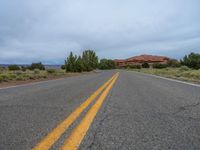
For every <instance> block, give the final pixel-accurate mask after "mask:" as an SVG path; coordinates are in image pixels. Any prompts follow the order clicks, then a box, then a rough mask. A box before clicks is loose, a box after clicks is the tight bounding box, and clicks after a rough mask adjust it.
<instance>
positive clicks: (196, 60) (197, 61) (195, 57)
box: [181, 53, 200, 69]
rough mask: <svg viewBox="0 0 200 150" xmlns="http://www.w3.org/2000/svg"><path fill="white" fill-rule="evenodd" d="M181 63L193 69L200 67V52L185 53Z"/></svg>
mask: <svg viewBox="0 0 200 150" xmlns="http://www.w3.org/2000/svg"><path fill="white" fill-rule="evenodd" d="M181 64H182V65H185V66H188V67H189V68H192V69H200V54H198V53H190V54H189V55H185V57H184V58H183V60H181Z"/></svg>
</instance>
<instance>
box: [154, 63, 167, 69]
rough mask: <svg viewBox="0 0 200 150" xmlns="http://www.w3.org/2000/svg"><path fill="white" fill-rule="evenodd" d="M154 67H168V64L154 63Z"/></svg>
mask: <svg viewBox="0 0 200 150" xmlns="http://www.w3.org/2000/svg"><path fill="white" fill-rule="evenodd" d="M153 68H156V69H163V68H167V64H160V63H155V64H153Z"/></svg>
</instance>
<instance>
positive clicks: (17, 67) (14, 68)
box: [8, 65, 20, 71]
mask: <svg viewBox="0 0 200 150" xmlns="http://www.w3.org/2000/svg"><path fill="white" fill-rule="evenodd" d="M8 69H9V70H13V71H14V70H20V67H19V66H18V65H9V66H8Z"/></svg>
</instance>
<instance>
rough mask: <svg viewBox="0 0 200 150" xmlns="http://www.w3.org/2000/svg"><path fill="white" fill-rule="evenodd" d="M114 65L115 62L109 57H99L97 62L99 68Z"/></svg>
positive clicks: (103, 68) (110, 67) (107, 67)
mask: <svg viewBox="0 0 200 150" xmlns="http://www.w3.org/2000/svg"><path fill="white" fill-rule="evenodd" d="M115 68H116V65H115V62H114V61H113V60H111V59H101V60H100V63H99V69H102V70H105V69H115Z"/></svg>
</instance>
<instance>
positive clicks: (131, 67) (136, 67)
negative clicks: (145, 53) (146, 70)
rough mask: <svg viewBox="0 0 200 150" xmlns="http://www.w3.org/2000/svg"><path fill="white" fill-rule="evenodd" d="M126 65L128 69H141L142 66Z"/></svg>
mask: <svg viewBox="0 0 200 150" xmlns="http://www.w3.org/2000/svg"><path fill="white" fill-rule="evenodd" d="M127 67H128V68H130V69H141V68H142V66H140V65H128V66H127Z"/></svg>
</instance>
